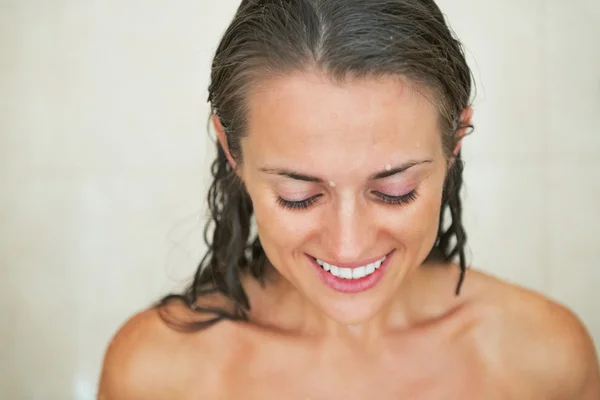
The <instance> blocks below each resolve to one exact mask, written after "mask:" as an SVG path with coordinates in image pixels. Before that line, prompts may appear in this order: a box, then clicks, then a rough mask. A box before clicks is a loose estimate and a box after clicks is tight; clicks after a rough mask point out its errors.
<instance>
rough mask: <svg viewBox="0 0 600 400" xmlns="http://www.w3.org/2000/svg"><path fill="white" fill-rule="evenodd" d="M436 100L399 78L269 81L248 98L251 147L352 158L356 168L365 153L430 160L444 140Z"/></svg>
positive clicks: (306, 76)
mask: <svg viewBox="0 0 600 400" xmlns="http://www.w3.org/2000/svg"><path fill="white" fill-rule="evenodd" d="M430 98H431V96H426V95H424V94H423V93H422V92H420V91H419V90H417V89H416V88H415V86H414V85H411V84H410V83H408V82H407V81H406V80H403V79H400V78H399V77H392V76H389V77H380V78H377V79H375V78H362V79H354V80H347V81H345V82H343V83H337V82H333V81H332V80H330V79H329V78H327V77H325V76H322V75H318V74H310V73H298V74H294V75H289V76H281V77H277V78H269V79H266V80H263V81H261V82H260V85H259V86H258V87H255V88H254V89H253V90H252V91H251V92H250V93H249V96H248V99H247V101H248V132H247V133H248V135H247V137H246V139H244V141H245V142H247V143H246V144H245V145H244V147H246V148H247V150H249V151H250V152H253V153H255V154H260V155H267V154H268V155H269V156H271V157H277V156H280V157H281V158H286V159H288V160H290V159H291V160H294V159H295V158H297V156H298V155H299V153H301V154H300V155H303V156H304V157H305V158H311V157H313V156H316V155H323V153H327V152H329V153H331V152H336V153H340V154H339V156H340V157H342V156H343V155H344V154H346V155H347V154H353V155H354V160H355V161H356V162H357V163H358V162H359V161H360V159H361V157H360V155H364V154H370V155H371V157H374V156H377V155H379V156H382V157H383V156H391V155H390V153H393V152H396V154H398V155H399V156H400V155H404V157H403V158H417V157H431V156H432V152H435V151H436V150H437V148H438V147H441V142H440V138H439V136H440V130H439V124H438V113H437V110H436V107H435V106H434V104H433V102H432V101H431V100H430ZM367 150H368V151H367ZM327 158H328V159H329V161H334V160H333V159H334V158H335V155H334V154H328V155H327Z"/></svg>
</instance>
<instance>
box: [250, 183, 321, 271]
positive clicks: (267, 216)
mask: <svg viewBox="0 0 600 400" xmlns="http://www.w3.org/2000/svg"><path fill="white" fill-rule="evenodd" d="M264 193H268V192H266V191H265V192H264ZM264 193H263V194H262V195H260V194H257V193H254V194H251V196H252V199H253V204H254V214H255V216H256V225H257V229H258V234H259V236H260V240H261V243H262V245H263V248H264V249H265V252H266V253H267V256H269V258H276V257H277V258H279V257H281V256H283V254H284V253H289V252H291V251H294V250H295V249H297V248H298V246H299V245H301V244H302V243H303V242H304V241H306V240H307V238H308V237H309V236H310V234H311V232H313V231H314V226H313V223H312V221H313V219H314V218H313V217H312V214H313V213H311V212H308V213H303V212H299V213H292V212H289V211H286V210H284V209H283V208H281V207H280V206H279V205H278V204H277V203H276V202H275V200H274V198H273V197H272V195H270V194H264ZM277 255H279V257H278V256H277ZM271 261H272V262H275V260H274V259H271Z"/></svg>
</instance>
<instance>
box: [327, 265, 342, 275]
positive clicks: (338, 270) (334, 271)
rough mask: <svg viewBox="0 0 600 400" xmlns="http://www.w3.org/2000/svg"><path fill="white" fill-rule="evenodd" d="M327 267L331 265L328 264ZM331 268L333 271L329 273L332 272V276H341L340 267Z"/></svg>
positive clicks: (332, 266) (333, 266)
mask: <svg viewBox="0 0 600 400" xmlns="http://www.w3.org/2000/svg"><path fill="white" fill-rule="evenodd" d="M327 265H329V264H327ZM330 268H331V271H329V272H331V274H332V275H333V276H337V277H339V276H340V269H339V268H338V267H336V266H335V265H331V266H330Z"/></svg>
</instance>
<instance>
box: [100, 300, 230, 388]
mask: <svg viewBox="0 0 600 400" xmlns="http://www.w3.org/2000/svg"><path fill="white" fill-rule="evenodd" d="M181 312H184V311H181ZM225 336H226V335H225ZM225 336H224V335H223V329H222V328H220V327H219V325H218V324H217V325H215V326H214V327H211V328H208V329H205V330H201V331H197V332H182V331H178V330H177V329H173V328H172V327H170V326H168V325H167V324H166V323H165V321H164V319H163V318H162V317H161V312H160V309H157V308H152V309H149V310H146V311H143V312H141V313H139V314H137V315H135V316H133V317H132V318H130V319H129V320H128V321H127V322H126V323H125V324H124V325H123V326H122V327H121V328H120V329H119V331H118V332H117V333H116V335H115V336H114V338H113V339H112V341H111V343H110V345H109V346H108V349H107V351H106V355H105V359H104V364H103V368H102V376H101V378H100V388H99V399H100V400H121V399H127V400H136V399H144V400H152V399H167V398H169V399H170V398H177V399H185V398H190V397H195V398H199V397H200V398H202V397H204V398H206V396H208V398H210V395H211V394H212V393H214V391H215V390H216V388H217V387H218V386H219V379H220V377H221V374H219V370H220V366H221V365H223V362H222V354H223V352H219V351H217V349H218V348H219V346H220V343H219V342H222V341H224V340H226V337H225Z"/></svg>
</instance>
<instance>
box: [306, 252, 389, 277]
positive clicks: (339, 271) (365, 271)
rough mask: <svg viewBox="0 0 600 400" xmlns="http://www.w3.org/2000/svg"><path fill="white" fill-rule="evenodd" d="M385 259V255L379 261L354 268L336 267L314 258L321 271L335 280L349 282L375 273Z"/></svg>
mask: <svg viewBox="0 0 600 400" xmlns="http://www.w3.org/2000/svg"><path fill="white" fill-rule="evenodd" d="M386 258H387V255H385V256H383V257H382V258H380V259H379V260H377V261H374V262H372V263H369V264H365V265H362V266H358V267H354V268H344V267H338V266H337V265H332V264H328V263H326V262H325V261H323V260H319V259H318V258H315V260H316V261H317V264H319V265H320V266H321V268H323V270H325V271H326V272H329V273H330V274H331V275H333V276H335V277H336V278H341V279H348V280H351V279H362V278H365V277H367V276H369V275H371V274H373V273H375V271H377V270H378V269H379V267H381V264H383V262H384V261H385V259H386Z"/></svg>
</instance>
